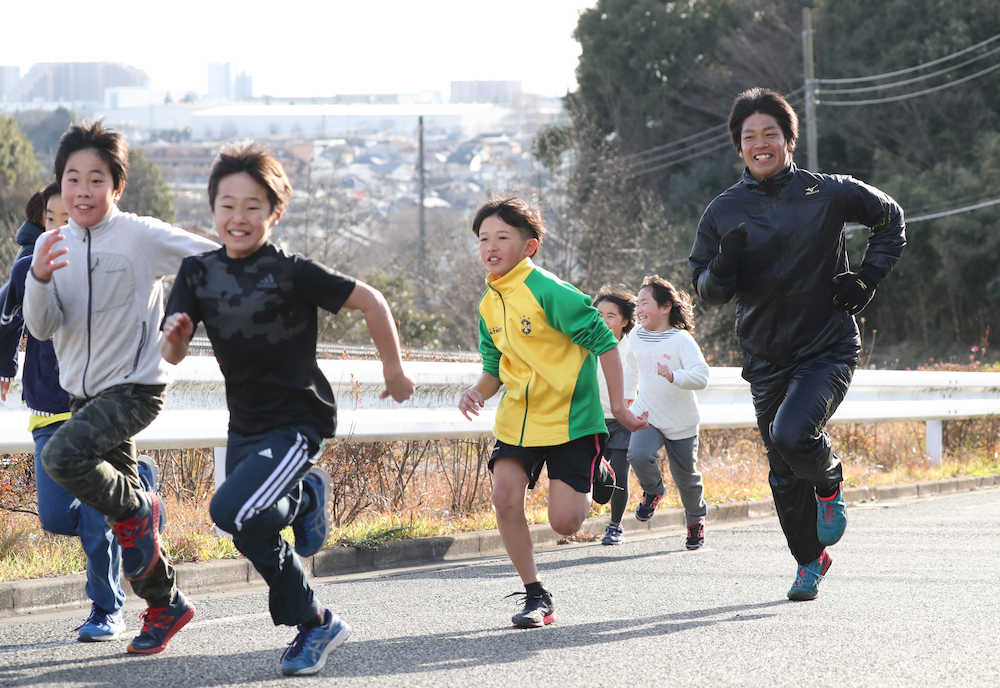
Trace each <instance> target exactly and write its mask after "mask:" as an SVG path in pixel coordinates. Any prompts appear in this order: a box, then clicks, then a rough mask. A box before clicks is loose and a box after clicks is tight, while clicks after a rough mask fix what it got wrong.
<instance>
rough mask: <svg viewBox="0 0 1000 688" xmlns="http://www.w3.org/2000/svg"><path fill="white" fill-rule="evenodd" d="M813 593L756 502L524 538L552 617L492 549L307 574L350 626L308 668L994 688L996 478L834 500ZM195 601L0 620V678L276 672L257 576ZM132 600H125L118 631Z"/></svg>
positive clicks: (469, 681)
mask: <svg viewBox="0 0 1000 688" xmlns="http://www.w3.org/2000/svg"><path fill="white" fill-rule="evenodd" d="M849 517H850V523H849V526H848V531H847V534H846V536H845V538H844V540H843V541H842V542H841V543H840V544H838V545H836V546H835V547H833V548H832V549H831V553H832V556H833V566H832V568H831V570H830V573H829V575H828V576H827V578H826V580H824V581H823V582H822V584H821V586H820V596H819V598H818V599H817V600H815V601H812V602H789V601H787V600H786V599H785V592H786V590H787V589H788V587H789V585H790V584H791V582H792V578H793V575H794V572H795V566H794V562H792V561H791V560H790V558H789V556H788V554H787V549H786V547H785V545H784V543H783V541H782V535H781V533H780V531H779V529H778V526H777V522H776V521H775V519H774V518H773V517H767V518H763V519H758V520H754V521H742V522H725V523H718V524H717V525H715V526H713V527H711V528H710V529H709V530H708V532H707V542H706V547H705V548H704V549H702V550H700V551H697V552H687V551H685V550H684V548H683V546H682V536H681V533H680V530H679V529H675V530H661V531H657V532H654V533H647V534H643V535H633V536H632V537H630V538H629V539H628V540H627V541H626V543H625V544H624V545H622V546H620V547H602V546H601V545H598V544H582V545H566V546H562V547H556V548H549V549H546V550H545V551H542V552H540V554H539V556H538V560H539V563H540V569H541V576H542V580H543V581H544V582H545V584H546V586H547V587H548V588H549V589H550V590H552V592H553V594H554V597H555V604H556V623H554V624H553V625H551V626H548V627H546V628H544V629H539V630H517V629H513V628H511V627H510V625H509V617H510V614H511V613H512V611H513V609H514V601H513V599H509V600H505V599H504V595H506V594H507V593H511V592H515V591H517V590H518V589H519V588H520V586H519V584H518V581H517V578H516V576H515V574H514V573H513V570H512V568H511V566H510V564H509V562H508V561H507V560H506V557H503V556H493V557H481V558H476V559H472V560H464V561H460V562H445V563H440V562H439V563H437V564H434V565H427V566H422V567H416V568H410V569H397V570H385V571H376V572H363V573H357V574H351V575H341V576H335V577H327V578H320V579H317V580H316V586H315V587H316V591H317V595H318V596H319V597H320V599H321V600H323V601H324V602H326V603H329V604H330V605H331V606H332V607H333V608H334V609H335V610H337V611H338V612H339V613H340V614H341V615H343V616H344V617H345V618H346V619H347V620H348V621H349V622H350V623H351V624H352V625H353V627H354V635H353V636H352V638H351V639H350V640H349V641H348V642H347V643H346V644H345V645H344V646H342V647H341V648H339V649H338V650H336V651H335V652H334V653H333V654H332V655H331V657H330V661H329V662H328V664H327V666H326V668H325V669H324V670H323V672H322V673H321V676H322V677H323V678H324V679H326V681H327V682H328V683H329V684H335V685H338V686H369V685H372V684H373V683H374V682H376V681H377V682H378V683H380V684H381V685H388V686H402V685H406V686H468V685H475V686H477V688H478V687H479V686H502V687H503V688H509V687H510V686H515V685H529V686H535V685H538V686H541V685H550V684H552V683H553V682H557V683H559V684H561V685H565V686H584V685H587V686H592V685H596V684H604V685H608V686H619V685H630V684H637V683H642V684H653V685H684V686H730V685H740V686H786V685H789V686H790V685H800V684H812V685H824V684H828V685H832V686H838V688H839V687H841V686H872V685H878V686H896V685H899V686H909V685H913V684H914V683H920V684H923V685H935V686H985V685H995V680H996V676H997V673H996V666H995V663H996V660H997V653H998V650H997V635H996V633H997V631H996V628H997V626H996V624H997V619H998V618H1000V594H998V592H997V585H996V583H997V578H998V572H1000V489H996V488H988V489H981V490H977V491H972V492H961V493H952V494H943V495H939V496H932V497H930V498H927V499H912V498H909V497H902V498H899V499H897V500H895V501H880V502H874V503H870V504H861V505H856V506H854V507H853V508H851V509H850V510H849ZM192 598H193V600H194V602H195V604H196V605H197V608H198V613H197V616H195V618H194V620H193V621H192V622H191V623H190V624H189V625H188V626H187V627H186V628H185V629H184V630H182V631H181V632H180V633H179V634H178V635H177V636H176V637H175V638H174V640H173V641H172V643H171V645H170V647H169V648H168V649H167V651H166V652H164V653H163V654H161V655H155V656H152V657H129V656H126V655H125V654H124V649H125V644H126V641H125V640H123V641H121V642H107V643H93V644H83V643H77V642H76V641H75V640H74V638H75V634H74V633H72V631H71V630H70V629H71V628H72V627H73V626H75V625H76V624H78V623H79V622H80V620H81V619H82V616H83V615H82V614H81V613H80V610H79V609H76V610H74V611H72V612H67V611H60V612H57V613H56V612H50V613H44V614H31V615H26V616H25V615H22V616H17V617H8V618H6V619H2V620H0V685H4V686H32V687H36V686H75V685H81V686H82V685H88V686H89V685H117V686H127V685H178V686H262V685H287V682H286V680H285V679H282V678H280V677H279V675H278V669H277V662H278V657H279V655H280V654H281V652H282V650H283V649H284V646H285V644H286V643H287V642H288V641H289V640H290V639H291V638H292V636H293V635H294V633H293V631H292V630H291V629H288V628H284V627H275V626H273V625H272V624H271V622H270V619H269V617H268V615H267V613H266V604H267V601H266V600H267V596H266V591H265V590H264V589H263V588H262V587H260V586H252V587H247V586H244V588H243V589H241V590H239V591H235V590H230V591H228V592H214V593H202V594H195V595H192ZM138 609H139V608H138V607H137V606H135V601H134V600H133V601H132V602H131V603H130V605H129V607H128V614H127V618H128V621H129V626H130V628H129V632H128V633H127V634H126V638H128V637H131V635H132V634H133V633H134V632H135V629H136V623H135V617H136V615H137V613H138Z"/></svg>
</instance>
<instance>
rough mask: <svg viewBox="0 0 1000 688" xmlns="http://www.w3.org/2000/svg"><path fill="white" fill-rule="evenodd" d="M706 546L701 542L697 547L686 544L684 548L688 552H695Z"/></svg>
mask: <svg viewBox="0 0 1000 688" xmlns="http://www.w3.org/2000/svg"><path fill="white" fill-rule="evenodd" d="M704 545H705V543H704V542H699V543H698V544H697V545H689V544H687V543H685V544H684V547H685V549H687V551H688V552H693V551H695V550H696V549H701V548H702V547H703V546H704Z"/></svg>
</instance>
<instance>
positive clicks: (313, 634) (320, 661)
mask: <svg viewBox="0 0 1000 688" xmlns="http://www.w3.org/2000/svg"><path fill="white" fill-rule="evenodd" d="M350 636H351V627H350V626H348V625H347V622H345V621H342V620H341V618H340V617H339V616H337V615H336V614H334V613H333V612H331V611H330V610H329V609H327V610H325V611H324V612H323V623H322V625H320V626H313V627H311V628H306V627H305V626H299V634H298V635H297V636H295V640H293V641H292V642H291V644H290V645H289V646H288V649H286V650H285V652H284V653H283V654H282V655H281V673H282V674H284V675H285V676H302V675H308V674H315V673H318V672H319V670H320V669H322V668H323V666H324V665H325V664H326V658H327V657H328V656H329V654H330V653H331V652H332V651H333V650H335V649H336V648H338V647H339V646H340V645H342V644H343V643H344V641H345V640H347V639H348V638H349V637H350Z"/></svg>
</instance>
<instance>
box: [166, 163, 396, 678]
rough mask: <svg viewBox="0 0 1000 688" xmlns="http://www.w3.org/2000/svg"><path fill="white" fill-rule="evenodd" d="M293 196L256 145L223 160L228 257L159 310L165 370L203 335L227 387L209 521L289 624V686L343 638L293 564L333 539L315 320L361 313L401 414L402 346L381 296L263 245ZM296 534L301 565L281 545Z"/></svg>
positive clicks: (202, 261)
mask: <svg viewBox="0 0 1000 688" xmlns="http://www.w3.org/2000/svg"><path fill="white" fill-rule="evenodd" d="M291 195H292V189H291V185H290V184H289V182H288V178H287V176H286V175H285V172H284V170H283V169H282V167H281V164H280V163H279V162H278V161H277V160H275V159H274V158H273V157H271V156H270V155H269V154H268V153H267V152H265V151H264V150H263V149H262V148H260V147H258V146H257V145H255V144H250V145H247V146H240V147H234V148H228V149H225V150H223V151H222V153H220V155H219V157H218V159H217V160H216V162H215V164H214V165H213V167H212V172H211V175H210V176H209V181H208V197H209V204H210V206H211V208H212V215H213V219H214V221H215V228H216V231H217V232H218V234H219V238H220V239H221V240H222V243H223V248H221V249H219V250H217V251H212V252H210V253H204V254H201V255H198V256H193V257H190V258H187V259H185V260H184V262H183V263H182V264H181V267H180V271H179V272H178V273H177V280H176V282H175V283H174V288H173V290H172V291H171V293H170V298H169V300H168V302H167V308H166V313H167V315H166V317H165V318H164V321H163V333H164V340H163V345H162V351H163V357H164V359H166V360H167V361H168V362H170V363H179V362H180V361H181V360H182V359H183V358H184V356H186V355H187V350H188V343H189V341H190V339H191V336H192V334H193V333H194V329H195V327H196V326H197V324H198V323H199V322H204V323H205V329H206V330H207V332H208V337H209V339H210V340H211V342H212V347H213V348H214V350H215V356H216V359H217V360H218V362H219V367H220V368H221V370H222V374H223V376H224V378H225V380H226V401H227V403H228V406H229V414H230V420H229V441H228V445H227V450H226V480H225V482H224V483H223V484H222V485H220V486H219V489H218V490H217V491H216V493H215V496H214V497H213V498H212V503H211V506H210V511H211V514H212V520H213V521H215V523H216V524H217V525H218V526H219V527H220V528H221V529H223V530H225V531H226V532H229V533H232V535H233V544H234V545H235V546H236V548H237V549H238V550H239V551H240V552H241V553H243V555H244V556H246V557H247V559H249V560H250V562H251V563H252V564H253V565H254V568H256V569H257V571H258V572H259V573H260V574H261V576H263V578H264V580H265V581H267V584H268V586H269V588H270V601H269V606H270V611H271V618H272V620H273V621H274V623H275V624H276V625H277V624H285V625H290V626H291V625H297V626H298V627H299V633H298V636H297V637H296V638H295V641H294V642H293V643H292V644H291V645H290V646H289V648H288V649H287V650H286V651H285V653H284V654H283V655H282V658H281V671H282V673H284V674H314V673H316V672H318V671H319V670H320V669H321V668H322V667H323V665H324V664H325V662H326V657H327V655H328V654H329V653H330V651H331V650H333V649H334V648H335V647H337V646H338V645H340V644H341V643H342V642H343V641H344V640H346V639H347V637H348V636H349V635H350V627H349V626H348V625H347V624H346V623H345V622H344V621H342V620H341V619H339V618H338V617H337V615H335V614H333V613H332V612H331V611H330V610H329V609H326V608H324V607H323V606H322V605H320V604H319V603H318V602H317V601H316V600H315V599H314V596H313V591H312V588H311V587H310V586H309V584H308V582H307V581H306V575H305V571H304V570H303V568H302V565H301V562H300V560H299V558H298V557H297V556H296V553H297V554H298V555H299V556H303V557H307V556H312V555H313V554H315V553H316V552H317V551H318V550H319V549H320V548H321V547H322V546H323V544H324V543H325V540H326V536H327V531H328V526H329V524H328V520H327V519H328V516H327V509H326V500H327V495H328V493H329V489H330V477H329V475H328V474H327V473H326V471H324V470H323V469H321V468H320V467H318V466H315V465H314V463H315V461H316V458H317V456H318V455H319V450H320V446H321V445H322V442H323V439H324V438H326V437H332V436H333V434H334V431H335V429H336V413H337V408H336V402H335V401H334V398H333V392H332V390H331V389H330V385H329V383H328V382H327V380H326V378H325V377H324V376H323V373H322V372H321V371H320V368H319V365H318V364H317V362H316V331H317V326H316V323H317V308H318V307H319V308H323V309H325V310H327V311H330V312H331V313H336V312H338V311H339V310H340V309H341V308H345V307H346V308H352V309H356V310H360V311H361V312H362V313H363V314H364V316H365V322H366V323H367V325H368V329H369V331H370V332H371V336H372V340H373V342H374V343H375V346H376V347H377V348H378V351H379V354H380V356H381V358H382V366H383V372H384V375H385V382H386V389H385V391H383V392H382V397H383V398H385V397H388V396H392V398H393V399H395V400H396V401H400V402H402V401H405V400H406V399H408V398H409V397H410V396H411V395H412V394H413V388H414V386H413V382H412V380H410V378H409V377H407V376H406V374H405V373H404V372H403V368H402V364H401V356H400V350H399V336H398V334H397V332H396V326H395V323H394V321H393V317H392V313H391V312H390V310H389V306H388V304H387V303H386V301H385V298H384V297H383V296H382V294H381V293H380V292H379V291H378V290H376V289H374V288H372V287H370V286H368V285H367V284H365V283H364V282H360V281H358V280H355V279H353V278H350V277H346V276H344V275H340V274H338V273H336V272H333V271H332V270H329V269H328V268H326V267H324V266H322V265H319V264H317V263H314V262H312V261H310V260H309V259H307V258H303V257H302V256H298V255H294V254H288V253H285V252H284V251H282V250H281V249H279V248H278V247H276V246H274V245H273V244H271V243H269V242H268V238H269V236H270V233H271V228H272V227H274V225H276V224H277V222H278V220H279V219H280V218H281V215H282V213H283V212H284V208H285V204H286V203H287V201H288V199H289V198H290V197H291ZM289 524H291V526H292V530H293V532H294V534H295V553H293V552H292V548H291V547H290V546H289V544H288V543H287V542H286V541H285V540H284V539H283V538H282V537H281V534H280V533H281V530H282V529H283V528H284V527H286V526H288V525H289Z"/></svg>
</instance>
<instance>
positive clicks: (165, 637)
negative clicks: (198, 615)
mask: <svg viewBox="0 0 1000 688" xmlns="http://www.w3.org/2000/svg"><path fill="white" fill-rule="evenodd" d="M193 617H194V605H192V604H190V603H189V602H188V601H187V599H185V597H184V595H183V594H181V591H180V590H178V591H177V595H176V597H174V601H173V602H171V603H170V604H168V605H167V606H166V607H147V608H146V611H144V612H143V613H142V616H140V617H139V619H140V620H141V621H142V632H141V633H139V635H137V636H136V637H134V638H132V642H131V643H129V645H128V651H129V652H131V653H132V654H136V655H153V654H156V653H157V652H163V651H164V650H165V649H167V643H169V642H170V639H171V638H173V637H174V634H175V633H177V631H179V630H181V629H182V628H184V626H185V624H187V622H188V621H190V620H191V619H192V618H193Z"/></svg>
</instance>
